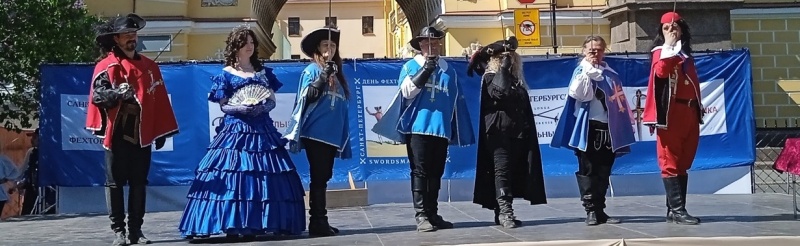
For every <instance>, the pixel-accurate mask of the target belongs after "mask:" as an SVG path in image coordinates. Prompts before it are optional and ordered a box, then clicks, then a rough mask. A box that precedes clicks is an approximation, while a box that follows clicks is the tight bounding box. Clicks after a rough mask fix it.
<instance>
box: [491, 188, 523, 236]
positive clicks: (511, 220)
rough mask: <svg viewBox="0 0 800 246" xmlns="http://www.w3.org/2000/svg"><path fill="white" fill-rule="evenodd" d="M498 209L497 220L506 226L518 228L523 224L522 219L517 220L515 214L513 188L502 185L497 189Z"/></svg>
mask: <svg viewBox="0 0 800 246" xmlns="http://www.w3.org/2000/svg"><path fill="white" fill-rule="evenodd" d="M495 194H496V195H497V205H498V209H497V210H496V211H498V212H497V213H496V214H497V222H498V224H500V225H501V226H503V227H504V228H516V227H519V226H520V225H522V221H519V220H517V216H515V215H514V208H513V206H512V205H513V204H514V197H513V195H512V194H511V189H510V188H508V187H501V188H498V189H497V190H496V193H495Z"/></svg>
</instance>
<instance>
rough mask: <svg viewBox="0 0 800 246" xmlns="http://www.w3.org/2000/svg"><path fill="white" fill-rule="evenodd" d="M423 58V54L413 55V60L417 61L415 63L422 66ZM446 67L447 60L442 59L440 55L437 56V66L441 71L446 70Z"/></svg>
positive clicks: (423, 63)
mask: <svg viewBox="0 0 800 246" xmlns="http://www.w3.org/2000/svg"><path fill="white" fill-rule="evenodd" d="M425 59H426V58H425V57H424V56H422V55H416V56H414V61H416V62H417V64H418V65H419V66H420V67H422V66H424V65H425ZM448 67H449V66H448V65H447V61H445V60H444V59H442V57H441V56H440V57H439V68H441V69H442V70H443V71H447V68H448Z"/></svg>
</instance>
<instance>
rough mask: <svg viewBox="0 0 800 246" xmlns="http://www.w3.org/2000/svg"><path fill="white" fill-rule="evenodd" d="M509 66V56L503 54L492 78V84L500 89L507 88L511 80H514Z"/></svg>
mask: <svg viewBox="0 0 800 246" xmlns="http://www.w3.org/2000/svg"><path fill="white" fill-rule="evenodd" d="M510 68H511V56H510V55H505V56H503V58H502V62H501V63H500V71H497V73H496V74H495V75H494V78H492V84H493V85H494V86H496V87H497V88H498V89H500V90H501V91H505V90H508V88H509V87H510V86H511V84H512V82H514V80H515V78H514V76H513V75H512V74H511V69H510Z"/></svg>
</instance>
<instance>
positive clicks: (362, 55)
mask: <svg viewBox="0 0 800 246" xmlns="http://www.w3.org/2000/svg"><path fill="white" fill-rule="evenodd" d="M361 57H362V58H375V53H363V54H361Z"/></svg>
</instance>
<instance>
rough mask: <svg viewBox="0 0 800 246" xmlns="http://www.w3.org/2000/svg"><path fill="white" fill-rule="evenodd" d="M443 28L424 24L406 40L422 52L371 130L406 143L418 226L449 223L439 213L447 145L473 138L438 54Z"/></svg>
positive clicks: (450, 72)
mask: <svg viewBox="0 0 800 246" xmlns="http://www.w3.org/2000/svg"><path fill="white" fill-rule="evenodd" d="M443 37H444V32H442V31H439V30H436V29H435V28H433V27H425V28H423V29H422V31H421V32H420V34H419V35H418V36H417V37H415V38H414V39H412V40H411V41H410V42H409V44H410V45H411V47H413V48H414V49H416V50H418V51H420V52H421V53H422V54H418V55H416V56H414V58H413V59H411V60H409V61H408V62H406V64H405V65H403V68H402V70H401V71H400V77H399V79H398V81H399V86H400V90H399V92H398V93H397V95H395V97H394V99H393V101H392V103H391V104H390V105H389V108H388V109H387V110H386V113H385V114H384V115H383V117H382V118H381V119H380V120H379V121H378V122H377V123H376V124H375V126H374V127H373V129H372V131H373V132H375V133H377V134H379V135H381V136H383V137H385V138H388V139H391V140H394V141H397V142H401V143H404V144H406V150H407V151H408V160H409V162H410V163H411V194H412V197H413V200H414V201H413V202H414V210H415V211H416V215H415V219H416V222H417V231H421V232H428V231H435V230H437V229H448V228H453V223H450V222H448V221H445V220H444V219H443V218H442V216H440V215H439V214H438V199H439V189H440V188H441V179H442V175H444V165H445V162H446V159H447V149H448V146H449V145H457V146H467V145H471V144H474V143H475V135H474V132H473V128H472V122H471V120H470V117H469V112H467V103H466V100H465V98H464V95H463V92H462V90H461V85H460V84H459V83H460V81H459V80H458V77H457V76H456V72H455V70H454V68H453V67H450V66H449V65H448V63H447V62H446V61H445V60H444V59H440V58H439V49H440V47H441V43H440V42H441V39H442V38H443Z"/></svg>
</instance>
